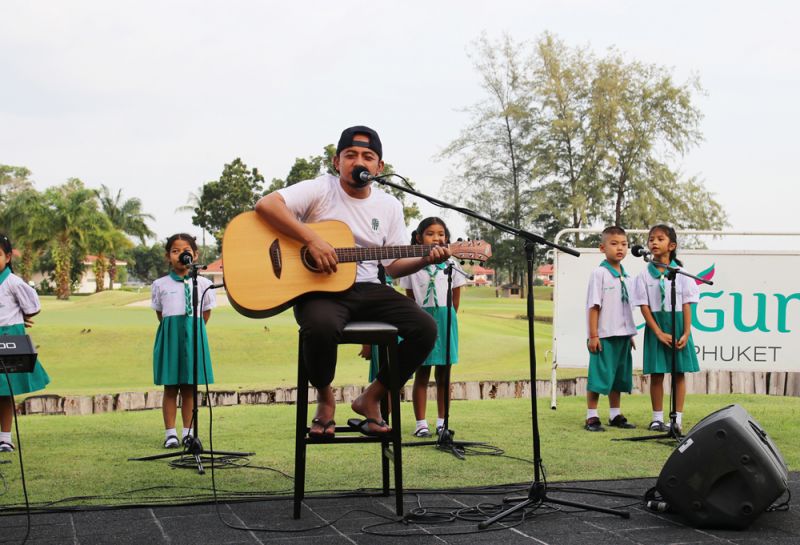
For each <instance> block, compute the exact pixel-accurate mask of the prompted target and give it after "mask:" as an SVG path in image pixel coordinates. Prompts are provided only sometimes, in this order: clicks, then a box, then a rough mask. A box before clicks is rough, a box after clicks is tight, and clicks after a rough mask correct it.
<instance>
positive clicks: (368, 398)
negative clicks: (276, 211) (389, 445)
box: [350, 382, 392, 433]
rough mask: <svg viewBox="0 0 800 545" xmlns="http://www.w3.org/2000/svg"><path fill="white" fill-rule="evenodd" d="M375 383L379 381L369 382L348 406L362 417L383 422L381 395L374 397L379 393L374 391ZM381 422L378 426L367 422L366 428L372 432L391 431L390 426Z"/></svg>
mask: <svg viewBox="0 0 800 545" xmlns="http://www.w3.org/2000/svg"><path fill="white" fill-rule="evenodd" d="M375 384H380V383H377V382H373V383H372V384H370V385H369V386H368V387H367V389H366V390H364V393H363V394H361V395H360V396H358V397H357V398H355V399H354V400H353V403H351V404H350V408H351V409H353V412H354V413H356V414H360V415H361V416H363V417H364V418H371V419H373V420H375V421H376V422H383V416H382V415H381V405H380V399H381V397H377V399H376V398H375V396H376V394H378V393H379V392H376V389H375V388H373V386H374V385H375ZM383 424H384V425H383V426H380V425H378V424H375V423H373V422H368V423H367V424H366V426H367V429H369V431H370V432H372V433H388V432H390V431H392V428H390V427H389V426H388V425H387V424H386V423H385V422H383Z"/></svg>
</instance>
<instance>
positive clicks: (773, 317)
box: [553, 248, 800, 371]
mask: <svg viewBox="0 0 800 545" xmlns="http://www.w3.org/2000/svg"><path fill="white" fill-rule="evenodd" d="M580 251H581V256H580V257H578V258H576V257H573V256H570V255H568V254H564V253H563V252H556V255H555V290H554V294H553V300H554V310H553V352H554V361H555V362H556V363H558V365H559V366H560V367H587V366H588V365H589V352H588V350H587V348H586V338H587V336H588V335H587V322H586V290H587V286H588V283H589V275H590V273H591V271H592V269H594V268H595V267H597V266H598V265H599V264H600V262H601V261H602V260H603V259H604V256H603V254H602V253H601V252H600V250H599V249H597V248H581V249H580ZM678 259H680V260H681V261H683V263H684V267H685V269H686V271H687V272H689V273H692V274H693V275H695V276H698V277H702V278H706V279H708V280H711V281H713V282H714V285H712V286H708V285H706V284H700V286H699V288H700V303H699V304H697V305H696V307H695V309H694V315H693V317H692V336H693V338H694V343H695V350H696V351H697V359H698V361H699V362H700V368H701V369H719V370H726V371H800V281H798V271H800V253H797V252H776V251H763V252H762V251H711V250H683V251H679V253H678ZM622 264H623V266H624V267H625V270H626V272H628V274H630V276H631V279H633V278H635V277H636V275H638V274H639V273H640V272H641V271H642V270H644V268H645V267H646V263H645V262H644V260H643V259H641V258H637V257H633V256H632V255H631V254H628V256H627V257H626V258H625V260H624V261H623V262H622ZM692 281H693V282H694V280H692ZM667 297H669V293H667ZM633 317H634V321H635V322H636V324H637V326H638V333H637V335H636V346H637V347H638V348H639V349H638V350H635V351H634V352H633V357H634V359H633V361H634V366H635V367H637V368H639V369H641V367H642V350H641V347H642V346H643V344H644V327H645V325H644V318H643V317H642V314H641V312H640V310H639V309H638V308H636V309H634V311H633Z"/></svg>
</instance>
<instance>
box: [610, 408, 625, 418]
mask: <svg viewBox="0 0 800 545" xmlns="http://www.w3.org/2000/svg"><path fill="white" fill-rule="evenodd" d="M620 414H622V410H621V409H620V408H619V407H609V409H608V419H609V420H614V419H615V418H616V417H618V416H619V415H620Z"/></svg>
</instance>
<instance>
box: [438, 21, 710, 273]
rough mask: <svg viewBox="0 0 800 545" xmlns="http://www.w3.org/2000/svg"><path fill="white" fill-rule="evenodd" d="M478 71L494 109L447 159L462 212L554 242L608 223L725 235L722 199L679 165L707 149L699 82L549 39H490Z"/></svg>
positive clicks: (475, 118) (478, 117)
mask: <svg viewBox="0 0 800 545" xmlns="http://www.w3.org/2000/svg"><path fill="white" fill-rule="evenodd" d="M474 60H475V67H476V71H477V74H478V77H479V80H480V82H481V85H482V86H483V89H484V92H485V96H484V99H483V100H482V101H480V102H479V103H477V104H475V105H474V106H472V107H471V108H470V109H469V111H470V112H471V114H472V119H471V121H470V123H469V125H468V126H467V128H466V129H464V130H462V131H461V134H460V136H459V137H458V138H457V139H456V140H454V141H453V142H452V143H451V144H450V145H449V146H448V147H447V148H446V149H445V150H444V152H443V157H446V158H450V159H454V160H455V165H456V171H455V176H454V177H452V178H451V179H450V180H449V181H448V183H449V185H450V187H451V188H453V189H454V190H455V191H453V192H454V193H455V194H457V195H460V196H461V200H462V202H465V203H473V204H475V205H477V206H478V207H479V208H478V211H480V212H484V213H485V214H489V213H491V214H497V215H492V217H494V218H496V219H499V220H500V221H504V222H505V223H510V224H511V225H513V226H515V227H523V228H525V227H527V228H531V229H536V230H539V231H541V230H543V231H544V232H545V235H546V236H548V237H549V238H551V237H553V236H554V235H555V234H556V233H557V232H558V231H560V230H561V229H564V228H567V227H590V226H593V225H597V224H598V223H600V222H605V223H614V224H618V225H622V226H625V227H630V228H638V227H646V226H647V225H652V224H653V223H656V222H661V221H667V222H671V223H673V224H675V225H676V226H679V227H694V228H720V227H722V226H724V225H725V221H726V218H725V213H724V211H723V210H722V207H721V206H720V205H719V204H718V203H717V202H716V201H715V200H714V198H713V195H711V194H710V193H709V192H708V191H707V190H706V189H705V188H704V187H703V184H702V182H701V181H700V180H699V179H698V178H697V177H692V178H689V179H688V180H687V179H684V178H683V177H682V176H681V175H680V173H679V170H678V168H677V167H676V166H675V165H674V161H673V160H674V159H675V158H676V157H679V156H680V155H682V154H684V153H685V152H686V151H687V150H688V149H690V148H691V147H692V146H694V145H696V144H697V143H698V142H699V141H700V139H701V134H700V129H699V123H700V120H701V117H702V116H701V113H700V111H699V110H698V108H697V107H696V105H695V104H694V102H695V96H696V94H697V93H699V92H701V89H700V86H699V83H698V82H697V80H696V78H691V79H689V81H687V82H685V83H676V82H675V81H674V80H673V78H672V75H671V74H670V72H669V71H668V70H666V69H664V68H662V67H659V66H655V65H646V64H643V63H640V62H630V61H626V60H625V59H624V58H623V57H622V56H621V55H620V54H619V53H617V52H615V51H613V50H611V51H609V52H608V53H606V54H605V55H604V56H600V57H598V56H597V55H595V54H593V53H592V52H591V51H590V50H589V49H588V48H586V47H582V48H572V47H569V46H567V45H566V44H565V43H564V42H562V41H560V40H559V39H558V38H556V37H555V36H553V35H551V34H547V33H546V34H544V35H543V36H542V37H540V38H539V39H538V40H537V41H536V42H535V43H533V44H525V43H514V42H513V41H512V40H511V39H509V38H508V37H506V38H504V39H502V40H500V41H498V42H496V43H492V42H490V41H489V40H488V39H487V38H486V37H483V38H481V39H480V40H479V41H478V42H477V47H476V52H475V54H474ZM471 223H472V222H471ZM474 227H477V226H474ZM488 234H489V235H490V236H494V235H492V233H488ZM496 236H498V237H499V238H498V239H495V240H492V242H493V243H494V244H495V246H496V247H500V242H501V240H502V236H503V235H501V234H497V235H496ZM576 241H577V237H576ZM519 265H520V264H519V263H514V264H513V265H511V266H510V267H511V268H510V271H511V274H512V278H515V277H517V275H516V274H515V273H514V270H515V268H516V269H517V270H519Z"/></svg>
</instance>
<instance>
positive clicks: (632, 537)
mask: <svg viewBox="0 0 800 545" xmlns="http://www.w3.org/2000/svg"><path fill="white" fill-rule="evenodd" d="M654 484H655V479H631V480H623V481H592V482H579V483H575V482H572V483H565V484H562V485H558V484H551V485H549V494H550V496H551V497H555V498H563V499H568V500H572V501H578V502H584V503H589V504H591V505H598V506H604V507H611V508H618V509H625V510H627V511H629V512H630V515H631V516H630V518H629V519H623V518H621V517H617V516H613V515H606V514H602V513H597V512H593V511H577V510H575V509H573V508H569V507H561V508H557V506H555V505H553V504H547V505H544V506H541V507H539V508H538V509H536V510H529V511H528V512H527V513H526V515H525V519H524V520H519V519H517V520H516V521H511V520H506V521H504V522H500V523H496V524H495V525H494V526H491V527H490V528H489V529H488V530H483V531H479V530H477V522H476V521H477V520H480V519H481V518H482V517H483V518H485V516H482V515H480V514H478V515H477V516H476V514H475V512H474V509H473V510H470V509H469V508H474V507H476V506H479V505H480V506H481V507H482V508H483V510H484V511H491V510H492V509H493V507H492V505H495V506H496V505H498V504H499V503H500V502H501V501H502V498H503V497H504V496H508V495H510V494H512V493H518V492H520V491H524V489H523V488H521V487H520V486H510V487H505V488H498V489H494V490H489V489H481V490H452V491H437V492H428V491H409V492H407V495H406V501H405V507H406V511H407V512H408V513H411V512H412V511H413V512H415V516H416V517H417V518H418V520H416V521H414V520H412V521H408V523H406V524H404V523H398V522H396V517H394V496H390V497H384V496H379V495H375V496H370V495H365V494H361V495H355V496H352V495H351V496H347V495H345V496H340V497H326V496H312V497H309V498H307V499H306V501H305V503H304V508H303V513H302V518H301V519H300V520H294V519H292V518H291V513H292V500H291V498H286V497H280V498H270V499H265V500H259V501H246V502H244V501H242V502H228V501H221V502H220V503H219V504H218V506H215V505H214V504H200V505H182V506H163V505H162V506H154V507H131V508H118V507H115V508H110V509H101V510H86V509H85V508H82V509H80V510H74V511H66V512H59V513H37V514H34V515H33V516H32V528H31V534H30V537H29V539H28V541H27V543H30V544H32V545H45V544H47V545H55V544H58V545H67V544H71V545H95V544H115V545H119V544H136V545H142V544H146V545H161V544H171V545H184V544H186V545H223V544H227V545H234V544H236V545H239V544H251V545H252V544H259V543H278V544H285V545H320V544H329V543H330V544H335V545H338V544H342V545H344V544H351V545H352V544H373V543H377V544H383V543H387V544H388V543H402V544H408V545H417V544H428V543H430V544H439V545H445V544H448V543H452V544H470V545H481V544H490V543H503V544H522V543H526V544H539V545H583V544H589V545H604V544H609V545H612V544H613V545H617V544H642V545H650V544H675V545H677V544H682V545H683V544H685V545H688V544H692V545H704V544H709V545H710V544H715V545H724V544H737V545H755V544H762V543H763V544H769V545H790V544H791V545H798V544H800V510H798V509H797V508H790V509H789V510H788V511H776V512H768V513H764V514H762V515H761V516H760V517H759V518H758V519H757V520H756V521H755V523H754V524H753V525H752V526H751V527H750V528H749V529H748V530H744V531H736V530H708V529H703V530H698V529H694V528H691V527H689V526H687V525H686V524H684V523H682V522H681V520H680V519H679V518H678V517H677V516H676V515H672V514H668V513H659V512H653V511H650V510H648V509H646V508H645V507H644V506H643V505H642V503H641V501H638V500H637V499H635V498H633V497H624V496H616V495H609V494H608V493H609V492H611V493H615V494H616V493H621V494H629V495H631V496H641V495H642V494H643V493H644V492H645V491H646V490H647V489H648V488H650V487H651V486H653V485H654ZM789 488H790V491H791V492H792V495H793V496H794V498H800V473H798V472H793V473H791V474H790V475H789ZM570 489H571V490H572V492H569V493H567V492H562V491H561V490H570ZM583 490H592V491H595V492H600V493H595V494H588V493H585V492H584V491H583ZM785 499H786V498H785V496H784V497H783V498H781V499H780V500H779V501H782V500H785ZM217 507H218V509H217ZM420 507H421V508H422V509H420ZM423 509H424V511H423ZM459 511H460V512H459ZM455 513H458V515H459V516H458V517H453V516H452V514H455ZM220 515H221V516H222V518H223V519H224V520H225V521H226V522H228V523H229V524H231V525H238V526H245V525H246V526H251V527H260V528H267V529H269V530H270V531H269V532H264V531H257V530H252V531H248V530H237V529H232V528H229V527H228V526H226V525H225V523H223V522H222V521H221V520H220ZM464 519H468V520H464ZM25 526H26V517H25V516H24V515H11V516H3V517H0V543H17V544H18V543H21V542H22V539H23V537H24V535H25ZM310 527H315V528H313V529H309V530H307V531H300V530H303V529H307V528H310ZM379 534H383V535H379Z"/></svg>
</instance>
